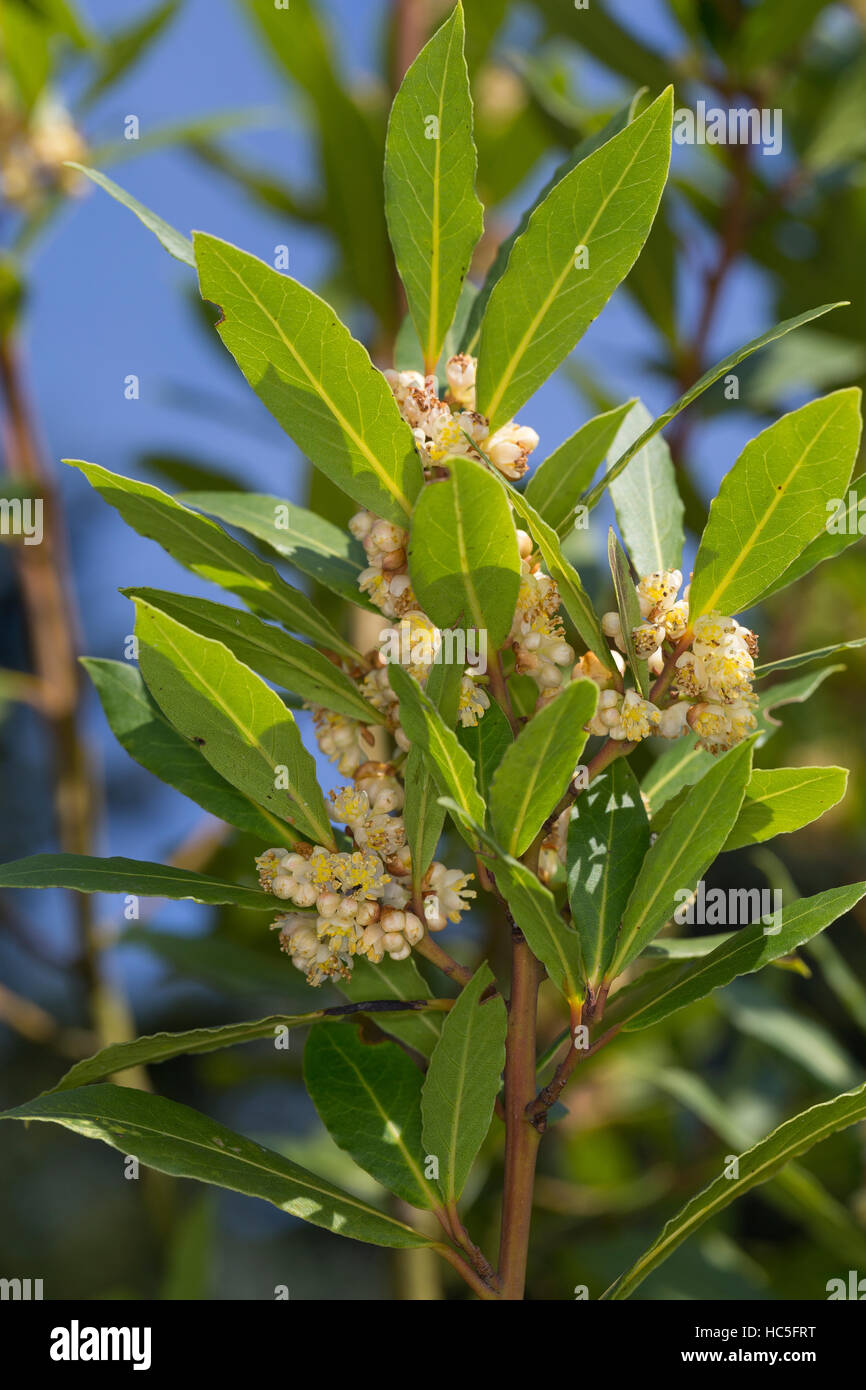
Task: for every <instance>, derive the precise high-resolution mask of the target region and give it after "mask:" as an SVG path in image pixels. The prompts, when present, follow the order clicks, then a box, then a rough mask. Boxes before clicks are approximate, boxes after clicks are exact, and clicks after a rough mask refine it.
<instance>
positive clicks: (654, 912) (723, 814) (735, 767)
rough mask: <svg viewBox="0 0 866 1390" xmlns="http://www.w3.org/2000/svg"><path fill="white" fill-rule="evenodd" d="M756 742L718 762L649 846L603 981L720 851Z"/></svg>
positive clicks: (653, 932)
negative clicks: (680, 892)
mask: <svg viewBox="0 0 866 1390" xmlns="http://www.w3.org/2000/svg"><path fill="white" fill-rule="evenodd" d="M753 742H754V740H752V739H749V740H748V741H747V742H745V743H741V744H740V745H739V747H737V748H733V749H732V750H731V752H730V753H728V754H726V756H725V757H723V758H720V759H719V761H718V762H717V763H716V764H715V766H714V767H712V768H711V769H710V771H709V772H708V773H707V774H706V776H705V777H704V778H703V779H702V780H701V793H700V795H697V794H695V795H694V796H691V797H689V798H688V799H687V800H686V801H685V803H684V804H683V805H682V806H681V807H680V808H679V810H678V811H677V812H676V814H675V815H673V816H672V817H671V820H670V822H669V823H668V825H666V826H665V828H664V830H663V831H662V832H661V834H660V835H659V837H658V839H657V840H656V841H655V843H654V844H653V845H652V846H651V847H650V849H649V851H648V853H647V855H646V858H645V859H644V861H643V865H642V867H641V871H640V874H639V875H638V878H637V882H636V883H635V885H634V888H633V889H632V893H631V896H630V897H629V900H628V903H627V905H626V909H625V912H624V914H623V919H622V931H621V932H620V935H619V939H618V941H617V946H616V951H615V953H614V958H613V960H612V962H611V964H610V966H609V967H608V969H607V971H606V972H605V978H607V979H615V978H616V976H617V975H620V974H621V973H622V971H623V970H624V969H625V967H626V966H627V965H628V964H629V962H630V961H633V960H634V958H635V956H638V955H640V953H641V951H642V950H643V948H644V946H646V945H648V944H649V942H650V941H652V939H653V937H654V936H657V935H658V933H659V932H660V931H661V929H662V927H663V926H664V925H665V922H667V921H668V920H669V918H670V917H671V916H672V914H673V911H674V907H675V906H676V897H675V895H676V893H677V890H679V889H691V888H694V886H695V884H696V883H697V882H698V880H699V879H700V878H701V876H702V874H703V873H704V872H705V870H706V869H708V868H709V866H710V864H712V862H713V860H714V859H715V857H716V855H717V854H718V853H719V851H720V850H721V849H722V848H723V846H724V844H725V841H726V840H727V838H728V835H729V834H730V833H731V830H732V828H733V826H734V823H735V822H736V819H737V816H738V814H739V811H740V806H741V805H742V802H743V796H744V795H745V791H746V784H747V782H748V781H749V777H750V775H751V770H752V750H753Z"/></svg>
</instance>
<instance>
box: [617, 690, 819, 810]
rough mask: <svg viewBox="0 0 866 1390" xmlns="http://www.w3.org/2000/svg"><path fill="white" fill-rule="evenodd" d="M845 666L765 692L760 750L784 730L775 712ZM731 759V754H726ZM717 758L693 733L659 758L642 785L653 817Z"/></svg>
mask: <svg viewBox="0 0 866 1390" xmlns="http://www.w3.org/2000/svg"><path fill="white" fill-rule="evenodd" d="M844 669H845V668H844V666H825V667H824V668H823V669H822V670H820V671H812V672H810V673H809V674H808V675H805V676H798V677H795V679H794V680H790V681H782V682H781V684H779V685H774V686H771V687H770V689H769V690H765V691H764V692H763V694H762V695H761V696H760V697H759V699H758V704H757V707H756V709H755V713H756V715H757V717H758V729H759V733H758V734H757V745H756V746H757V747H758V748H760V747H762V746H763V745H764V744H765V743H766V741H767V739H768V738H770V737H771V735H772V734H774V733H775V731H776V729H777V728H779V727H780V721H779V720H778V719H774V718H773V715H772V711H773V710H775V709H778V708H780V707H781V706H783V705H789V704H798V705H800V704H803V703H804V701H806V700H808V699H810V697H811V696H812V695H814V693H815V691H816V690H817V689H818V687H819V686H820V685H821V684H822V683H823V682H824V681H825V680H826V679H827V677H828V676H831V675H833V673H834V672H835V671H844ZM722 757H727V754H724V753H723V754H722ZM715 761H716V759H714V758H713V755H712V753H707V752H705V751H704V750H703V749H702V748H699V747H698V744H697V739H696V738H695V736H694V734H692V733H689V734H686V735H684V736H683V737H682V738H679V739H677V740H676V742H675V743H674V744H673V745H672V746H671V747H670V748H667V749H665V751H664V753H662V754H661V756H660V757H658V758H657V759H656V761H655V762H654V763H653V765H652V767H651V768H650V770H649V772H648V773H647V775H646V777H645V778H644V780H643V782H642V784H641V791H642V792H643V794H644V796H645V797H646V798H647V800H648V801H649V803H650V815H651V816H653V817H655V816H656V815H657V813H658V812H659V810H660V809H661V807H662V806H664V805H665V803H666V802H668V801H670V800H671V798H672V797H674V796H676V795H677V793H678V792H679V791H680V790H681V789H682V788H683V787H686V786H692V785H693V784H694V783H695V782H699V781H700V779H701V778H702V777H703V776H704V774H705V773H706V772H708V771H709V769H710V768H711V767H713V766H714V764H715Z"/></svg>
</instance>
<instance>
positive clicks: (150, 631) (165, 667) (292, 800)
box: [135, 599, 335, 849]
mask: <svg viewBox="0 0 866 1390" xmlns="http://www.w3.org/2000/svg"><path fill="white" fill-rule="evenodd" d="M135 630H136V635H137V637H138V639H139V661H140V664H141V673H142V675H143V677H144V680H145V683H146V685H147V688H148V690H149V691H150V693H151V695H152V696H153V698H154V699H155V700H156V702H157V704H158V705H159V706H160V708H161V709H162V710H163V712H164V713H165V715H166V716H167V718H168V719H169V720H170V721H171V723H172V724H173V725H174V727H175V728H176V729H177V730H178V731H179V732H180V733H181V734H183V735H184V737H186V738H189V739H192V741H193V742H194V743H195V744H196V746H197V747H198V748H200V749H201V751H202V753H203V754H204V756H205V757H206V758H207V760H208V762H209V763H210V764H211V766H212V767H214V768H216V770H217V772H219V773H220V774H221V775H222V776H223V777H225V778H226V779H227V780H228V781H229V782H231V784H232V786H235V787H238V788H239V789H240V790H241V791H245V792H246V793H247V794H248V795H249V796H251V797H252V798H253V799H254V800H255V801H257V802H258V804H259V805H260V806H264V807H265V809H266V810H268V811H272V812H273V813H274V814H275V815H278V816H282V817H284V818H285V820H286V821H288V823H289V824H290V825H293V826H295V827H296V828H297V829H298V830H299V831H300V832H301V834H303V835H307V836H309V837H310V838H311V839H312V840H313V841H314V842H315V843H317V844H321V845H325V846H328V847H330V848H332V849H333V848H334V847H335V841H334V834H333V831H332V829H331V826H330V823H329V821H328V813H327V810H326V809H325V802H324V798H323V796H322V792H321V789H320V787H319V784H318V782H317V781H316V764H315V761H314V759H313V757H312V755H311V754H310V753H308V752H307V750H306V748H305V747H304V745H303V743H302V742H301V736H300V734H299V732H298V727H297V725H296V724H295V721H294V719H293V718H292V714H291V710H288V709H287V708H286V706H285V705H284V704H283V702H282V700H281V699H280V698H279V696H278V695H277V694H276V693H275V692H274V691H273V690H271V688H270V686H267V685H265V683H264V681H263V680H260V678H259V677H258V676H257V675H255V673H254V672H253V671H251V670H250V669H249V667H248V666H244V664H243V663H242V662H240V661H238V659H237V657H235V656H233V655H232V653H231V652H230V651H229V650H228V648H227V647H225V646H223V644H222V642H215V641H213V640H211V639H210V638H209V637H201V636H199V634H198V633H196V632H191V631H190V630H189V628H186V627H184V626H183V625H182V624H181V623H178V622H175V620H174V619H173V618H170V617H168V616H167V615H166V614H165V613H160V612H159V611H158V609H156V608H151V607H150V605H149V604H147V603H145V602H144V601H143V600H141V599H137V600H136V622H135Z"/></svg>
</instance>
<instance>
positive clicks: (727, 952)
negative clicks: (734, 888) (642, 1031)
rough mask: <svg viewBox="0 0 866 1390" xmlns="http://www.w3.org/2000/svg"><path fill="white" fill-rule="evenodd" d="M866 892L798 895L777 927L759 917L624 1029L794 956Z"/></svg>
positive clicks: (849, 888)
mask: <svg viewBox="0 0 866 1390" xmlns="http://www.w3.org/2000/svg"><path fill="white" fill-rule="evenodd" d="M864 893H866V883H851V884H848V885H846V886H845V887H844V888H831V889H829V890H828V891H827V892H826V893H817V894H816V895H815V896H814V897H812V898H799V899H798V900H797V901H796V902H795V903H791V904H790V905H789V906H788V907H786V908H784V909H783V912H782V925H781V927H780V929H779V930H778V931H775V932H774V930H773V928H770V929H768V928H767V927H765V926H764V925H763V924H762V923H761V922H760V921H757V922H754V924H752V925H750V926H746V927H741V928H740V930H739V931H735V932H733V933H732V934H731V935H730V936H729V937H728V939H727V940H726V941H723V942H722V943H721V944H720V945H719V946H717V947H716V948H715V950H713V951H710V953H709V954H708V955H706V956H703V957H702V958H701V959H700V960H699V961H698V962H697V964H695V965H691V966H687V967H685V969H684V972H683V974H682V977H681V978H680V979H679V980H677V981H674V982H667V983H666V985H665V987H664V988H663V989H662V991H661V992H660V993H659V994H657V995H656V996H655V998H653V999H650V1000H649V1001H648V1002H647V1003H645V1004H644V1005H643V1006H642V1007H641V1008H639V1009H637V1010H636V1011H635V1012H633V1013H631V1014H629V1015H628V1017H627V1019H626V1021H625V1023H624V1025H623V1026H624V1027H625V1028H626V1029H627V1030H628V1031H629V1032H633V1031H635V1030H637V1029H639V1028H649V1027H651V1026H652V1024H654V1023H659V1022H660V1021H661V1020H662V1019H663V1018H667V1017H668V1015H669V1014H672V1013H676V1011H677V1009H682V1008H685V1006H686V1005H687V1004H693V1003H694V1002H695V1000H696V999H704V998H706V996H707V995H708V994H711V993H712V992H713V990H715V989H722V988H723V987H724V986H725V985H729V984H730V983H731V981H732V980H735V979H736V978H737V976H738V975H750V974H752V973H753V972H754V971H756V970H760V969H761V968H762V967H763V966H765V965H768V964H769V963H770V961H773V960H778V958H779V957H780V956H787V955H790V953H791V952H792V951H796V949H797V947H798V946H802V945H803V944H804V942H806V941H808V940H809V939H810V938H811V937H813V936H816V935H817V933H818V932H821V931H823V930H824V928H825V927H828V926H829V925H830V923H831V922H835V921H836V918H837V917H841V916H842V914H843V913H845V912H849V911H850V910H851V908H852V907H854V906H855V904H856V903H858V902H859V901H860V899H861V898H862V897H863V895H864Z"/></svg>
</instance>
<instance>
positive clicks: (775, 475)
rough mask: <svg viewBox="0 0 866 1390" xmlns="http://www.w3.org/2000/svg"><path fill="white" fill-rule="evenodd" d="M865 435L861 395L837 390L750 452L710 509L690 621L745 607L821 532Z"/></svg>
mask: <svg viewBox="0 0 866 1390" xmlns="http://www.w3.org/2000/svg"><path fill="white" fill-rule="evenodd" d="M860 428H861V421H860V392H859V391H858V390H855V389H851V390H846V391H835V392H833V394H832V395H829V396H823V397H822V398H821V399H820V400H817V401H811V402H810V403H809V404H808V405H804V406H802V407H801V408H800V409H799V410H794V411H792V412H791V414H790V415H783V416H782V418H781V420H777V421H776V423H775V424H773V425H770V427H769V429H766V430H764V431H763V432H762V433H761V434H759V435H758V436H757V438H756V439H753V440H752V441H751V443H749V444H747V445H746V447H745V449H744V450H743V452H742V453H741V455H740V457H739V458H738V459H737V462H736V463H735V464H734V466H733V468H732V469H731V470H730V472H729V473H728V474H727V475H726V476H725V478H724V479H723V481H722V486H721V488H720V489H719V494H718V496H717V497H716V499H715V501H714V502H713V504H712V506H711V507H710V516H709V520H708V522H707V526H706V530H705V531H704V534H703V536H702V537H701V543H700V546H699V547H698V554H697V559H696V560H695V568H694V577H693V579H692V585H691V589H690V591H689V611H690V615H691V618H692V621H694V619H695V618H697V617H699V616H700V615H701V614H702V613H711V612H714V611H719V612H722V613H740V612H742V611H743V609H745V608H748V607H749V606H750V604H752V603H754V602H755V601H756V600H757V599H759V598H760V597H761V595H762V593H763V592H764V590H765V589H766V588H768V587H769V586H770V585H771V584H773V583H774V581H775V580H776V579H778V578H779V576H780V575H781V574H783V573H784V571H785V570H786V569H787V567H788V565H789V564H790V562H791V558H792V556H793V555H796V553H797V551H798V550H799V549H800V548H801V547H802V546H805V545H808V543H809V542H810V541H811V540H814V538H815V537H816V536H817V535H818V534H819V533H820V532H821V531H822V530H823V528H824V523H825V521H826V519H827V512H826V507H825V501H826V498H827V496H828V494H829V495H831V496H839V495H840V494H841V493H842V491H843V490H844V488H845V487H846V486H847V483H848V479H849V478H850V476H851V471H852V469H853V467H854V461H855V459H856V457H857V447H858V444H859V440H860Z"/></svg>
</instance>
